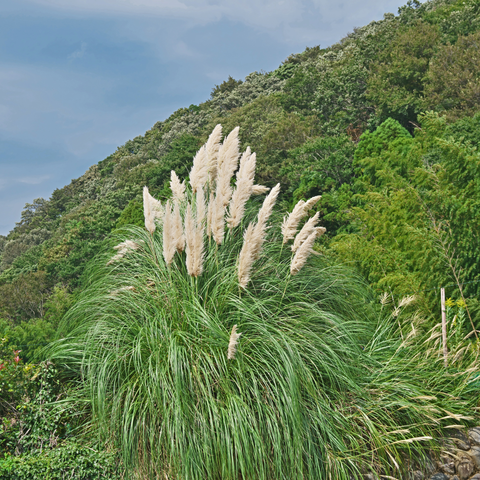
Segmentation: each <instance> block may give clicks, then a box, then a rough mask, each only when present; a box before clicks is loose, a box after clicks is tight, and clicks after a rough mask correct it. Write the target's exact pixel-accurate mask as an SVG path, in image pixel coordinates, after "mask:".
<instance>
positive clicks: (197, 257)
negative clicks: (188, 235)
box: [192, 218, 205, 277]
mask: <svg viewBox="0 0 480 480" xmlns="http://www.w3.org/2000/svg"><path fill="white" fill-rule="evenodd" d="M204 228H205V227H204V226H203V223H202V222H201V221H199V219H198V218H197V225H196V227H195V236H194V239H193V259H194V260H193V273H192V275H193V276H194V277H199V276H200V275H201V274H202V272H203V257H204V250H203V248H204V245H203V231H204Z"/></svg>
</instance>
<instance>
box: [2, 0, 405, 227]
mask: <svg viewBox="0 0 480 480" xmlns="http://www.w3.org/2000/svg"><path fill="white" fill-rule="evenodd" d="M404 3H405V2H403V1H397V0H384V1H376V0H364V1H362V2H358V1H355V0H344V1H343V2H342V1H340V2H332V1H327V0H276V1H272V0H244V1H239V0H14V1H11V0H0V205H1V208H0V234H3V235H6V234H7V233H8V231H9V230H11V229H12V228H13V227H14V225H15V222H17V221H19V220H20V213H21V210H22V209H23V206H24V205H25V203H27V202H31V201H32V200H33V199H34V198H38V197H44V198H49V197H50V195H51V193H52V192H53V190H54V189H55V188H59V187H62V186H63V185H65V184H67V183H69V182H70V180H71V179H72V178H77V177H79V176H80V175H82V174H83V173H84V172H85V170H86V169H87V168H88V167H89V166H91V165H92V164H94V163H97V162H98V161H99V160H102V159H103V158H105V157H106V156H108V155H109V154H111V153H112V152H114V151H115V150H116V148H117V146H119V145H122V144H124V143H125V142H126V141H127V140H128V139H131V138H134V137H135V136H137V135H141V134H143V133H144V132H145V131H146V130H148V129H149V128H151V127H152V125H153V124H154V123H155V122H157V121H158V120H163V119H165V118H167V117H168V116H169V115H170V114H171V113H172V112H173V111H175V110H176V109H178V108H180V107H185V106H189V105H190V104H192V103H193V104H198V103H200V102H202V101H205V100H206V99H207V98H208V97H209V95H210V91H211V89H212V87H213V86H214V85H215V84H219V83H221V82H222V81H223V80H225V79H227V78H228V76H229V75H232V76H233V77H234V78H237V79H239V78H244V77H245V76H246V75H248V74H249V73H251V72H253V71H259V70H265V71H270V70H273V69H275V68H277V67H278V66H279V65H280V64H281V62H282V61H283V60H284V59H285V58H286V57H287V56H288V55H289V54H291V53H298V52H301V51H303V50H304V49H305V47H306V46H314V45H319V44H320V45H321V46H322V47H326V46H328V45H331V44H332V43H335V42H337V41H338V40H340V39H341V38H342V37H344V36H345V35H346V34H347V33H348V32H350V31H352V30H353V28H354V27H356V26H363V25H365V24H367V23H369V22H370V21H372V20H379V19H381V18H382V17H383V14H384V13H386V12H393V13H396V12H397V9H398V7H399V6H401V5H403V4H404Z"/></svg>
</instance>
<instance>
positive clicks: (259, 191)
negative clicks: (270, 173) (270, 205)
mask: <svg viewBox="0 0 480 480" xmlns="http://www.w3.org/2000/svg"><path fill="white" fill-rule="evenodd" d="M269 190H270V189H269V188H268V187H265V186H264V185H254V186H253V187H252V195H263V194H264V193H267V192H268V191H269Z"/></svg>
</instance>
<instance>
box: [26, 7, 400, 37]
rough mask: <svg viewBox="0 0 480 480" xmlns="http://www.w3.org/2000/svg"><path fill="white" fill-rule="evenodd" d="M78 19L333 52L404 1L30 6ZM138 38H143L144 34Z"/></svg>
mask: <svg viewBox="0 0 480 480" xmlns="http://www.w3.org/2000/svg"><path fill="white" fill-rule="evenodd" d="M27 1H29V2H30V3H35V4H37V5H40V6H43V7H46V8H51V9H55V10H57V11H61V12H63V13H64V14H67V15H68V14H71V15H73V16H78V15H79V14H80V15H86V16H91V15H100V16H104V17H105V16H107V17H129V18H133V17H137V18H139V17H148V18H152V17H153V18H155V17H158V18H176V19H181V20H183V21H184V22H186V23H185V25H187V24H188V25H189V26H202V25H204V26H206V25H208V24H212V23H215V22H219V21H221V20H222V19H228V20H230V21H236V22H240V23H242V24H245V25H249V26H251V27H254V28H255V29H257V30H260V31H265V32H268V33H270V34H271V35H272V36H274V37H275V38H276V39H277V40H279V41H282V42H283V43H287V44H289V43H294V44H296V45H298V44H299V43H300V44H305V45H306V44H307V43H310V44H316V43H321V44H322V45H323V46H327V45H329V44H331V43H333V42H335V41H338V40H340V38H341V37H343V36H344V35H345V34H346V33H347V32H348V31H351V30H352V29H353V27H355V26H362V25H365V24H366V23H368V22H370V21H371V20H373V19H380V18H382V15H383V13H385V12H387V11H393V12H396V10H397V8H398V7H399V6H400V5H402V4H403V3H404V0H382V1H380V0H365V1H364V2H358V1H356V0H344V1H343V2H341V3H332V2H331V1H330V0H242V1H238V0H27ZM138 36H140V37H141V36H142V32H139V35H138Z"/></svg>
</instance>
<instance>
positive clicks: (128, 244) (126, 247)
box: [107, 240, 140, 265]
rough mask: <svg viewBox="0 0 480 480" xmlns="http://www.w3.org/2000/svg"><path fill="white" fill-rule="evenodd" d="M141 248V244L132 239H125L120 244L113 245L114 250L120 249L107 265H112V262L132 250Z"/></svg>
mask: <svg viewBox="0 0 480 480" xmlns="http://www.w3.org/2000/svg"><path fill="white" fill-rule="evenodd" d="M139 248H140V245H139V244H138V243H136V242H134V241H132V240H125V241H124V242H122V243H119V244H118V245H115V246H114V247H113V249H114V250H118V253H117V254H116V255H114V256H113V257H112V258H111V259H110V260H109V261H108V262H107V265H111V264H112V263H114V262H116V261H117V260H120V259H121V258H123V257H124V256H125V255H126V254H127V253H128V252H129V251H130V250H137V249H139Z"/></svg>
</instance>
